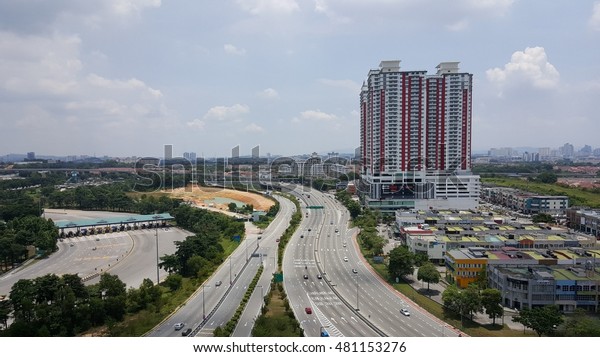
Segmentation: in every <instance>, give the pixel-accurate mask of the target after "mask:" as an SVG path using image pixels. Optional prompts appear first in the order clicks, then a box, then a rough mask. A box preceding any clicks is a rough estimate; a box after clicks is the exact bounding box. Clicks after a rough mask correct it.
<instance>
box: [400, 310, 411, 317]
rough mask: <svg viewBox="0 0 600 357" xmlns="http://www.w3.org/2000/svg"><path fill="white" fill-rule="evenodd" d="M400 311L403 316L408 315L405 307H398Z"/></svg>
mask: <svg viewBox="0 0 600 357" xmlns="http://www.w3.org/2000/svg"><path fill="white" fill-rule="evenodd" d="M400 313H401V314H402V315H404V316H410V312H408V310H407V309H400Z"/></svg>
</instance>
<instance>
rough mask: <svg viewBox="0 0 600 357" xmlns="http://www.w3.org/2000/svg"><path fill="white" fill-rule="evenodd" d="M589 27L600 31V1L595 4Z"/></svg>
mask: <svg viewBox="0 0 600 357" xmlns="http://www.w3.org/2000/svg"><path fill="white" fill-rule="evenodd" d="M589 25H590V27H591V28H592V29H594V30H596V31H600V1H596V2H595V3H594V8H593V9H592V17H591V18H590V21H589Z"/></svg>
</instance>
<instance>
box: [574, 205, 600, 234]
mask: <svg viewBox="0 0 600 357" xmlns="http://www.w3.org/2000/svg"><path fill="white" fill-rule="evenodd" d="M566 214H567V220H568V222H569V227H571V228H573V229H577V230H579V231H581V232H585V233H587V234H590V235H593V236H595V237H598V238H600V211H593V210H589V209H584V208H572V209H568V210H567V213H566Z"/></svg>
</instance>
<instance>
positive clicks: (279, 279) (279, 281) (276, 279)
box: [273, 273, 283, 283]
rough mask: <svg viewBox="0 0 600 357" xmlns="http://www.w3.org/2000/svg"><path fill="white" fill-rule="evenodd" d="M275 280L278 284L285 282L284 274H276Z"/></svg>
mask: <svg viewBox="0 0 600 357" xmlns="http://www.w3.org/2000/svg"><path fill="white" fill-rule="evenodd" d="M273 280H275V282H276V283H281V282H283V273H275V274H273Z"/></svg>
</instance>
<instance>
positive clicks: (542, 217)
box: [531, 213, 554, 223]
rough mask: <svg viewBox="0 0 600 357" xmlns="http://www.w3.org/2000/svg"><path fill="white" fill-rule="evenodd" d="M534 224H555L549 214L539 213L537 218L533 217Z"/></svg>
mask: <svg viewBox="0 0 600 357" xmlns="http://www.w3.org/2000/svg"><path fill="white" fill-rule="evenodd" d="M531 220H532V221H533V223H552V222H554V218H553V217H552V216H551V215H549V214H547V213H538V214H536V215H535V216H533V217H531Z"/></svg>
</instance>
